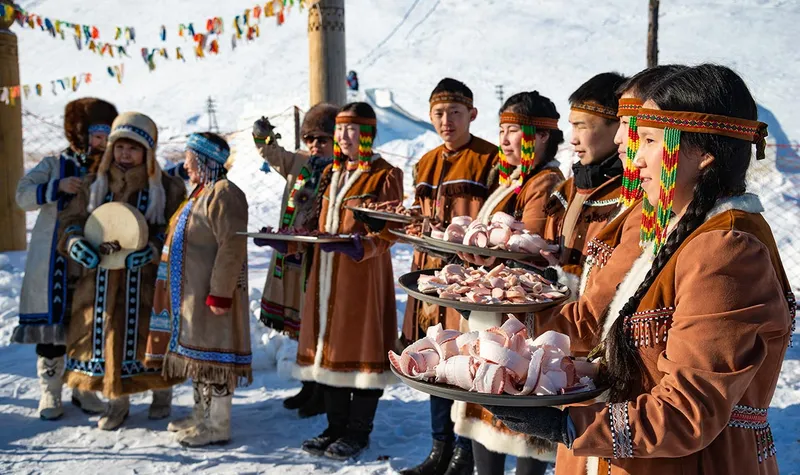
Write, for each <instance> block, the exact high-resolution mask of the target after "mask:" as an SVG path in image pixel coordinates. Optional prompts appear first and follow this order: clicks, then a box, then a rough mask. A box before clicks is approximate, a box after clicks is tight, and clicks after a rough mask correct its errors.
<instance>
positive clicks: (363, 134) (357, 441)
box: [293, 102, 403, 459]
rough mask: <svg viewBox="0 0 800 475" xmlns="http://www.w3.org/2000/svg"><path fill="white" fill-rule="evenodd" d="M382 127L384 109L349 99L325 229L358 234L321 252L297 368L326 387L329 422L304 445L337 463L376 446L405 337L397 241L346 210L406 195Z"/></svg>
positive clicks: (340, 124)
mask: <svg viewBox="0 0 800 475" xmlns="http://www.w3.org/2000/svg"><path fill="white" fill-rule="evenodd" d="M375 133H376V118H375V111H374V110H373V109H372V107H370V106H369V105H368V104H366V103H363V102H356V103H351V104H348V105H346V106H344V107H343V108H342V109H341V111H340V112H339V114H338V115H337V117H336V134H335V137H336V141H337V150H336V153H335V157H334V162H333V165H332V166H330V167H328V168H327V169H326V170H325V174H329V175H330V181H329V183H330V184H329V185H328V186H327V188H326V189H325V190H324V195H323V196H324V199H323V201H322V211H321V213H320V217H319V227H318V229H319V231H321V232H325V233H330V234H355V235H356V237H355V238H354V239H353V240H352V241H349V242H346V243H335V244H322V245H319V246H315V248H314V260H313V265H312V270H311V276H310V277H309V280H308V291H307V292H306V293H305V302H304V304H303V316H302V322H301V326H300V341H299V345H298V350H297V366H296V367H295V370H294V372H293V374H294V376H295V377H297V378H298V379H300V380H302V381H309V380H310V381H315V382H317V383H318V384H320V385H324V390H325V412H326V413H327V416H328V428H327V429H326V430H325V431H324V432H323V433H322V434H321V435H320V436H318V437H315V438H313V439H310V440H307V441H305V442H304V443H303V449H304V450H306V451H308V452H310V453H313V454H318V455H322V454H324V455H326V456H328V457H331V458H336V459H348V458H350V457H353V456H356V455H358V454H359V453H361V452H362V451H363V450H364V449H365V448H366V447H367V445H368V443H369V434H370V433H371V432H372V422H373V420H374V418H375V411H376V409H377V407H378V399H379V398H380V397H381V395H382V394H383V388H384V387H385V386H386V384H388V383H389V382H390V381H391V380H392V378H393V376H392V374H391V371H390V369H389V361H388V357H387V355H388V352H389V350H391V349H392V348H394V344H395V341H396V340H397V315H396V308H395V298H394V294H395V293H394V276H393V274H392V259H391V255H390V253H389V248H390V246H391V244H390V243H389V242H388V241H385V240H383V239H381V238H380V237H379V236H378V234H376V233H367V229H366V228H365V226H364V224H363V223H361V222H360V221H357V220H356V219H355V218H354V216H353V213H352V212H351V211H350V210H349V209H347V208H346V206H354V207H358V206H363V205H366V204H367V203H373V202H383V201H391V200H402V199H403V172H402V171H401V170H400V169H399V168H396V167H394V166H392V165H390V164H389V163H388V162H387V161H386V160H384V159H383V158H381V157H380V156H379V155H377V154H373V152H372V141H373V139H374V137H375ZM355 329H357V331H356V330H355Z"/></svg>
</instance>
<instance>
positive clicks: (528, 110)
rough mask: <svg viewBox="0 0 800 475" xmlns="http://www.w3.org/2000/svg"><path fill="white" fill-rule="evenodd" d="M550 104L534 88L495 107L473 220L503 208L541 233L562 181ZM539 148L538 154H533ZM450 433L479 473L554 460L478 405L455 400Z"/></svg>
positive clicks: (526, 470)
mask: <svg viewBox="0 0 800 475" xmlns="http://www.w3.org/2000/svg"><path fill="white" fill-rule="evenodd" d="M559 117H560V116H559V114H558V111H557V110H556V106H555V104H553V102H552V101H551V100H550V99H548V98H547V97H544V96H542V95H540V94H539V92H538V91H533V92H521V93H519V94H514V95H513V96H511V97H509V98H508V99H507V100H506V102H505V104H503V107H502V108H501V109H500V147H499V163H498V165H497V166H496V167H495V168H494V169H493V170H492V173H491V174H490V175H489V183H490V186H491V194H490V195H489V198H488V199H487V200H486V202H485V203H484V204H483V206H482V207H481V209H480V212H479V213H478V217H477V219H478V220H480V221H482V222H483V223H484V224H488V223H489V220H490V219H491V217H492V215H494V214H495V213H498V212H503V213H507V214H510V215H512V216H514V218H516V219H517V220H519V221H522V222H523V223H524V224H525V229H527V230H528V231H530V232H531V233H533V234H539V235H542V233H543V232H544V225H545V222H546V221H547V214H546V212H545V206H546V204H547V200H548V199H549V197H550V193H552V191H553V188H555V186H556V185H558V184H559V183H560V182H562V181H563V180H564V175H562V174H561V171H560V170H559V168H558V162H557V161H556V160H555V154H556V151H557V150H558V145H559V144H560V143H562V142H563V141H564V135H563V134H562V133H561V131H560V130H559V129H558V119H559ZM537 152H538V153H537ZM459 255H460V256H461V257H462V259H464V260H467V261H469V262H473V263H477V264H481V265H491V264H492V263H493V261H494V260H495V259H494V258H492V257H489V258H487V259H483V258H481V257H480V256H476V255H466V254H459ZM501 319H502V314H500V313H497V314H492V313H484V312H472V313H471V315H470V321H469V323H470V330H484V329H486V328H488V327H492V326H499V325H500V323H501ZM452 414H453V419H454V422H455V432H456V434H458V435H459V436H460V437H467V438H469V439H472V451H473V456H474V458H475V465H476V468H477V470H478V474H479V475H490V474H498V473H503V472H504V465H505V459H506V455H514V456H516V457H517V474H536V475H539V474H543V473H545V471H546V470H547V465H548V461H549V462H552V461H554V460H555V445H554V444H552V443H550V442H547V441H544V440H541V439H536V438H533V437H529V436H527V435H526V434H520V433H515V432H513V431H511V430H509V429H508V428H506V427H505V426H504V425H503V424H502V423H501V422H499V421H496V420H494V417H492V414H491V413H489V412H488V411H486V410H485V409H483V408H482V407H481V406H479V405H477V404H471V403H463V402H457V403H455V404H454V406H453V410H452Z"/></svg>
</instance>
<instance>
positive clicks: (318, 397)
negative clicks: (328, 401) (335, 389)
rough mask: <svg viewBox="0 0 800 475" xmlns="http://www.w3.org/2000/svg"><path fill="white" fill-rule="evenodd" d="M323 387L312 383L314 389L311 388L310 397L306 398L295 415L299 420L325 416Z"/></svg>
mask: <svg viewBox="0 0 800 475" xmlns="http://www.w3.org/2000/svg"><path fill="white" fill-rule="evenodd" d="M324 387H325V385H324V384H318V383H314V387H313V388H311V396H310V397H309V398H308V400H307V401H306V403H305V404H303V405H302V406H300V409H299V410H298V411H297V415H298V416H300V418H301V419H306V418H308V417H314V416H317V415H319V414H325V390H324V389H323V388H324Z"/></svg>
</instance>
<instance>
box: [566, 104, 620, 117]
mask: <svg viewBox="0 0 800 475" xmlns="http://www.w3.org/2000/svg"><path fill="white" fill-rule="evenodd" d="M570 109H572V110H574V111H577V112H586V113H587V114H592V115H596V116H599V117H603V118H605V119H609V120H619V119H618V118H617V111H615V110H614V109H611V108H610V107H606V106H604V105H601V104H598V103H596V102H576V103H574V104H572V105H571V106H570Z"/></svg>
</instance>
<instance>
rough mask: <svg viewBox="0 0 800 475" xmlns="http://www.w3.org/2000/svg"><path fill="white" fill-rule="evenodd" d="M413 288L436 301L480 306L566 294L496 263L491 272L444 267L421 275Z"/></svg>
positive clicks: (536, 277) (560, 288) (532, 275)
mask: <svg viewBox="0 0 800 475" xmlns="http://www.w3.org/2000/svg"><path fill="white" fill-rule="evenodd" d="M417 289H418V290H419V291H420V292H422V293H425V294H432V293H434V292H435V293H437V294H438V295H439V298H443V299H448V300H458V301H461V302H470V303H477V304H484V305H491V304H525V303H546V302H550V301H552V300H555V299H558V298H561V297H563V296H564V295H566V291H567V289H566V287H563V286H559V285H557V284H554V283H552V282H550V281H548V280H547V279H545V278H544V277H542V276H540V275H539V274H536V273H534V272H531V271H528V270H525V269H519V268H513V267H506V266H505V265H504V264H499V265H498V266H497V267H495V268H493V269H492V270H486V269H485V268H484V267H480V268H477V269H476V268H471V267H463V266H460V265H458V264H448V265H446V266H444V267H443V268H441V269H439V270H438V271H436V273H435V274H434V275H421V276H419V278H418V279H417Z"/></svg>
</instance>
